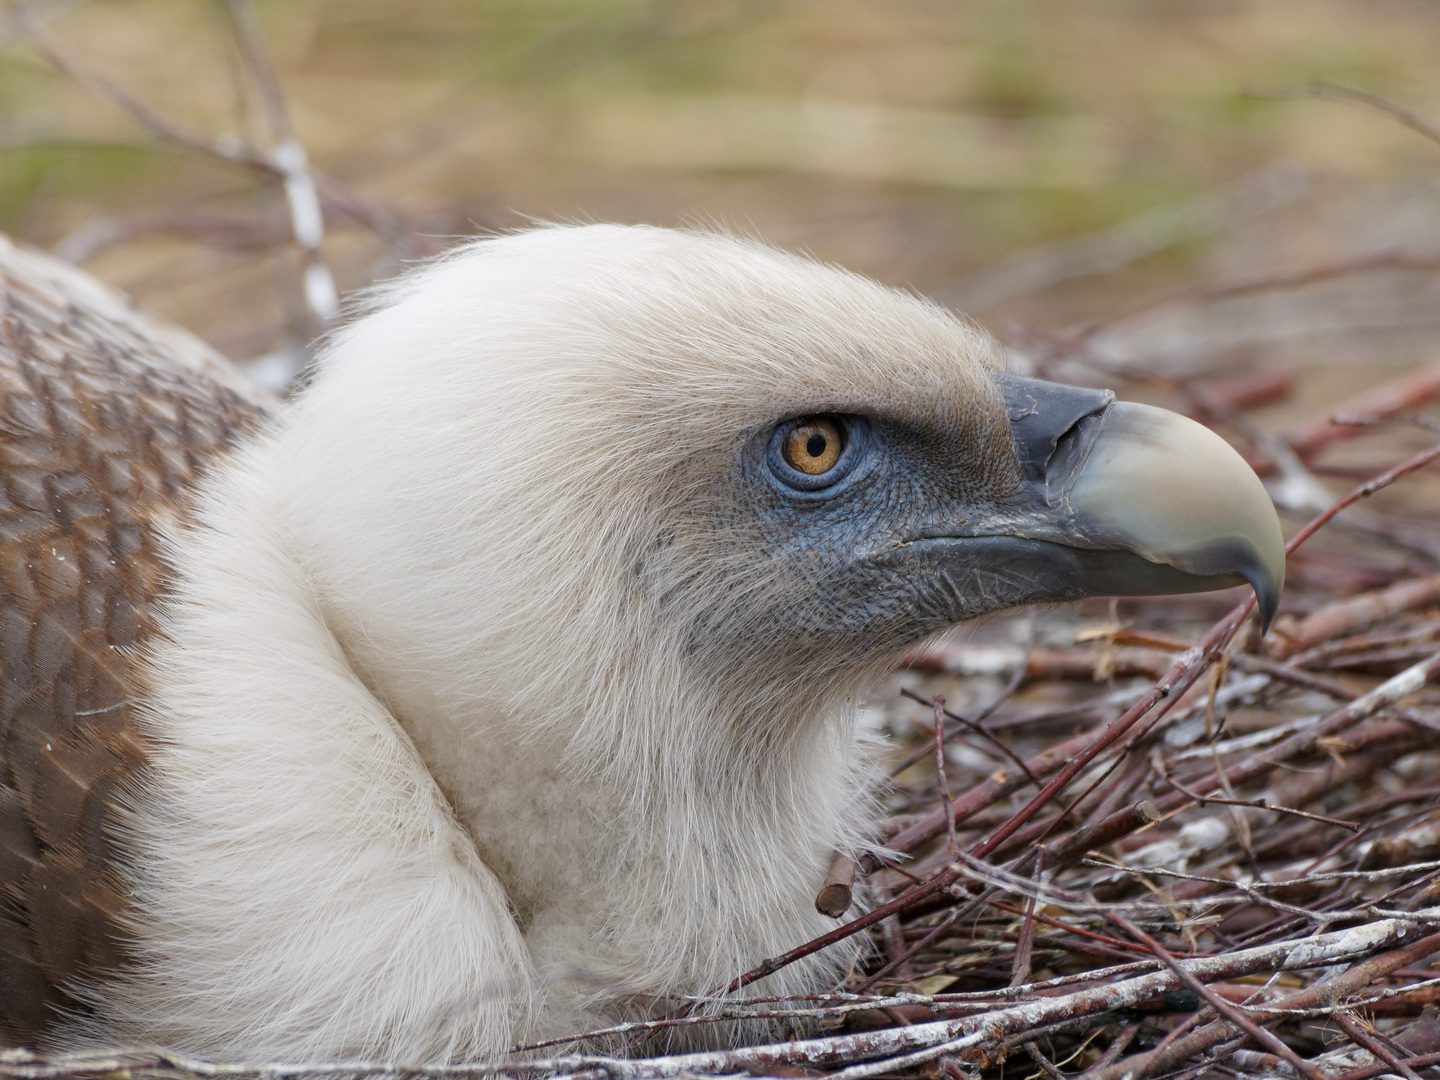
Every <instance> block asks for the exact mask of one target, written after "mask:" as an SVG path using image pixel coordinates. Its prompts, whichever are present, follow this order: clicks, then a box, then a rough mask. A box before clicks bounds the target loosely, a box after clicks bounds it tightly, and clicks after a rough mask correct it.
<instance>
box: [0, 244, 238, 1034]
mask: <svg viewBox="0 0 1440 1080" xmlns="http://www.w3.org/2000/svg"><path fill="white" fill-rule="evenodd" d="M0 319H3V323H0V585H3V591H0V671H3V676H4V678H3V685H0V753H3V767H4V771H3V773H0V1044H11V1045H13V1044H33V1043H35V1042H36V1041H37V1040H38V1039H41V1038H43V1036H44V1033H45V1031H46V1029H47V1027H48V1026H49V1025H50V1024H51V1023H52V1022H53V1021H54V1020H55V1019H56V1018H57V1017H58V1015H59V1013H58V1012H57V1010H58V1009H76V1008H81V1007H82V1006H81V1005H80V1003H79V1002H77V1001H76V1000H75V999H74V998H72V997H71V996H70V995H69V994H68V993H67V989H66V988H67V987H73V986H74V985H75V982H76V980H77V979H80V978H83V977H84V976H85V975H87V974H98V973H101V972H104V971H107V970H112V969H114V968H115V967H116V966H117V965H119V964H121V963H122V962H123V959H124V943H123V934H122V931H121V922H120V916H121V914H122V913H123V911H124V908H125V903H126V900H125V894H124V892H123V889H122V886H121V884H120V882H119V880H118V878H117V876H116V874H115V858H116V851H115V844H116V838H115V830H114V824H115V821H114V813H115V799H116V795H117V793H118V792H119V791H120V790H121V789H122V788H123V787H124V785H125V784H126V782H127V781H128V780H130V779H131V778H133V777H134V776H135V775H136V771H137V770H138V769H140V768H141V767H142V766H143V764H144V760H145V749H144V746H143V744H142V741H141V739H140V736H139V733H138V729H137V724H136V717H135V711H134V706H133V705H132V702H133V700H134V699H135V698H136V697H137V696H138V695H139V693H140V688H139V687H138V686H137V685H135V677H134V665H135V658H136V655H137V651H138V650H139V648H140V646H142V645H143V644H144V642H145V641H146V640H147V638H149V637H150V636H151V635H152V634H153V633H154V632H155V626H156V623H155V613H154V604H155V601H156V598H157V597H158V596H160V595H161V594H162V592H163V590H164V586H165V579H166V568H165V563H164V559H163V556H162V553H161V550H160V543H159V539H158V536H157V527H158V526H159V525H160V524H162V523H163V522H164V521H166V520H173V519H174V517H175V515H177V514H183V512H184V502H185V494H186V491H187V490H188V489H189V488H190V486H191V485H192V484H193V483H194V481H195V479H196V477H197V475H199V474H200V473H201V472H202V471H203V470H204V469H205V467H206V465H207V463H208V462H209V461H210V459H211V458H212V457H213V456H214V455H215V454H216V453H217V452H219V451H221V450H223V449H224V448H225V447H226V446H227V445H229V444H230V443H231V442H232V441H233V440H234V438H235V437H236V436H237V434H239V433H240V432H242V431H243V430H245V429H246V428H247V427H249V426H252V425H253V424H254V423H255V422H256V421H257V420H258V419H259V418H261V417H262V416H263V415H264V413H265V411H266V402H265V400H264V398H263V396H262V395H261V394H260V393H259V392H257V391H255V390H252V389H250V388H249V387H247V386H246V384H245V383H244V382H243V380H242V379H241V377H240V376H238V375H237V374H236V373H235V372H233V371H231V370H230V369H229V368H228V367H227V366H226V364H225V361H224V360H222V359H221V358H220V357H218V356H216V355H215V354H214V353H212V352H211V351H210V350H209V349H208V348H207V347H206V346H204V345H203V344H202V343H200V342H199V341H198V340H195V339H193V338H190V337H188V336H187V335H183V334H181V333H179V332H177V331H175V330H173V329H170V328H168V327H165V326H163V325H162V324H160V323H158V322H154V321H152V320H150V319H148V318H146V317H145V316H143V315H141V314H139V313H137V312H135V311H133V310H131V309H129V308H128V307H127V306H126V305H125V302H124V300H123V298H122V297H120V296H118V295H117V294H114V293H111V292H109V291H108V290H106V289H104V288H103V287H102V286H100V285H99V284H98V283H96V282H95V281H94V280H93V279H90V278H88V277H86V276H85V275H83V274H81V273H79V272H77V271H75V270H73V269H71V268H70V267H68V266H66V265H65V264H63V263H58V262H56V261H55V260H53V259H50V258H49V257H47V256H44V255H41V254H38V253H35V252H30V251H25V250H22V249H18V248H15V247H13V246H11V245H10V244H9V243H8V242H6V241H4V240H3V238H0Z"/></svg>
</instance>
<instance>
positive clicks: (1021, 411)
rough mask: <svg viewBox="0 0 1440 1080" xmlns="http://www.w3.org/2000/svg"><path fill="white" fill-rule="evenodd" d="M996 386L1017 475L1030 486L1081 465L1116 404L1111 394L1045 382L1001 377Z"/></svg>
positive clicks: (1001, 375)
mask: <svg viewBox="0 0 1440 1080" xmlns="http://www.w3.org/2000/svg"><path fill="white" fill-rule="evenodd" d="M995 382H996V383H997V384H998V385H999V387H1000V392H1001V393H1002V394H1004V396H1005V405H1006V408H1007V410H1008V415H1009V418H1010V430H1011V433H1012V435H1013V437H1014V439H1015V456H1016V458H1017V459H1018V461H1019V464H1020V471H1021V472H1022V474H1023V475H1024V477H1025V480H1026V483H1027V484H1032V485H1041V484H1044V483H1045V482H1046V478H1047V475H1049V474H1050V473H1051V472H1052V471H1053V470H1054V469H1056V468H1057V467H1061V466H1063V467H1066V468H1069V467H1071V466H1073V465H1076V464H1078V462H1079V460H1083V457H1084V454H1085V453H1087V452H1088V448H1089V446H1090V445H1091V444H1092V443H1093V442H1094V436H1095V435H1096V434H1097V433H1098V432H1099V429H1100V426H1101V424H1102V423H1103V417H1104V414H1105V412H1106V410H1108V409H1109V408H1110V406H1111V405H1113V404H1114V402H1115V395H1114V394H1112V393H1111V392H1110V391H1109V390H1091V389H1089V388H1087V387H1083V386H1067V385H1065V384H1064V383H1052V382H1046V381H1045V380H1044V379H1027V378H1024V377H1023V376H1020V375H1010V374H1008V373H1001V374H998V375H996V376H995Z"/></svg>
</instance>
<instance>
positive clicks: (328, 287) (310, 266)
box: [225, 0, 340, 330]
mask: <svg viewBox="0 0 1440 1080" xmlns="http://www.w3.org/2000/svg"><path fill="white" fill-rule="evenodd" d="M225 11H226V13H227V14H228V15H229V17H230V25H231V27H232V28H233V30H234V32H235V39H236V41H237V42H238V43H239V46H240V55H241V57H242V58H243V60H244V62H245V68H246V70H247V71H249V73H250V77H251V79H253V80H254V82H255V85H256V86H257V87H258V88H259V90H260V98H261V100H262V101H264V103H265V115H266V118H267V120H268V121H269V124H270V135H271V138H272V139H273V140H274V144H275V145H274V148H273V149H272V150H271V151H270V153H269V154H268V155H267V157H268V159H269V161H270V166H271V169H272V171H273V172H274V173H275V174H276V175H277V176H279V177H280V179H281V181H282V183H283V184H284V188H285V201H286V203H287V204H288V205H289V207H290V230H291V233H292V234H293V236H294V237H295V244H296V246H297V247H299V248H300V253H301V257H302V259H303V260H304V265H305V290H304V291H305V303H306V305H307V306H308V307H309V308H310V313H311V315H313V316H314V318H315V321H316V323H317V325H318V327H319V329H321V330H324V329H326V328H327V327H329V326H330V324H331V323H333V322H334V321H335V316H336V315H337V314H338V313H339V310H340V293H339V290H338V289H337V288H336V286H335V276H334V275H333V274H332V273H331V272H330V267H329V265H328V264H327V263H326V261H325V254H324V252H323V251H322V250H321V244H323V243H324V240H325V215H324V214H323V213H322V212H321V209H320V192H319V189H318V188H317V187H316V185H315V177H314V175H313V174H312V173H311V171H310V159H309V156H308V155H307V154H306V153H305V147H304V146H303V145H302V144H301V143H300V141H299V140H298V139H297V138H295V133H294V130H293V129H292V128H291V126H290V116H289V112H288V110H287V109H286V107H285V95H284V93H283V91H281V89H280V83H279V81H278V80H277V79H276V78H275V70H274V68H272V67H271V65H270V57H269V55H268V54H267V52H266V50H265V42H264V39H263V37H262V36H261V33H260V26H259V24H258V22H257V21H256V19H255V11H254V8H252V7H251V5H250V3H249V0H225Z"/></svg>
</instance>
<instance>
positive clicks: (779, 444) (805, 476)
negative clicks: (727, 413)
mask: <svg viewBox="0 0 1440 1080" xmlns="http://www.w3.org/2000/svg"><path fill="white" fill-rule="evenodd" d="M869 430H870V426H869V424H868V423H867V422H866V420H865V417H863V416H834V415H831V416H801V417H798V418H796V419H794V420H787V421H785V422H784V423H783V424H781V425H780V426H779V427H777V428H776V429H775V433H774V434H773V435H772V436H771V437H770V453H769V460H770V472H771V474H772V475H773V476H774V478H775V479H776V480H778V481H780V483H781V484H783V485H784V486H785V487H786V488H788V489H789V490H790V491H792V492H794V493H797V494H798V493H801V492H815V493H817V494H818V493H819V492H820V491H821V490H822V489H831V488H835V487H836V486H837V485H838V484H839V483H840V481H841V480H843V479H845V477H847V476H849V475H850V474H851V473H852V472H853V471H854V469H855V466H856V465H857V464H858V463H859V461H860V460H861V458H862V457H864V449H865V444H866V436H867V434H868V432H869ZM825 493H826V494H827V495H828V494H831V492H830V491H829V490H826V492H825Z"/></svg>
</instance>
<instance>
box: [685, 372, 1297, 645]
mask: <svg viewBox="0 0 1440 1080" xmlns="http://www.w3.org/2000/svg"><path fill="white" fill-rule="evenodd" d="M997 382H998V383H1000V385H1001V386H1002V388H1003V389H1004V391H1005V396H1006V399H1007V404H1008V405H1009V407H1010V416H1009V419H1010V425H1009V427H1008V429H1007V428H1006V427H1004V426H1001V427H998V428H995V427H991V428H990V429H988V434H986V433H984V432H981V433H976V432H972V431H969V430H967V429H966V428H965V427H964V426H963V424H960V423H955V424H953V425H952V426H949V427H936V426H930V425H924V424H919V423H916V422H914V421H913V420H911V419H909V418H895V417H891V416H886V415H883V414H876V413H872V414H868V415H867V414H861V413H853V412H851V413H845V412H843V411H841V410H839V409H836V410H834V411H833V412H829V413H824V412H823V411H822V412H819V413H817V412H810V413H808V414H805V415H806V416H815V415H817V414H818V415H825V416H826V417H827V418H828V419H830V420H831V421H832V422H835V423H837V424H840V425H842V427H843V430H844V431H845V435H846V446H845V449H844V451H843V453H842V455H841V458H840V460H839V461H837V463H836V465H835V466H834V467H833V468H832V470H830V472H828V473H827V474H826V475H825V476H824V477H820V478H814V477H805V476H803V475H802V474H799V473H798V472H797V471H796V470H794V469H793V468H791V467H789V466H788V465H786V464H785V463H784V461H783V458H782V457H781V455H780V453H779V447H780V445H781V443H782V442H783V437H784V435H785V434H786V433H787V432H788V431H789V428H790V426H791V425H792V423H793V422H794V421H795V420H797V419H803V418H804V417H803V416H802V417H793V416H792V417H787V418H783V419H780V420H779V421H778V422H777V423H776V424H775V425H772V426H769V427H766V428H764V429H762V430H759V431H755V432H750V433H747V435H746V437H745V438H744V440H743V442H742V443H741V445H740V446H739V447H738V461H737V462H736V464H737V465H738V469H737V470H736V473H735V474H732V477H731V478H730V482H729V483H724V482H722V484H721V488H722V489H723V490H722V491H720V492H717V495H718V498H717V501H716V504H715V506H716V511H717V513H716V517H715V518H712V519H711V521H710V522H709V523H708V525H709V527H710V528H711V529H712V530H713V532H712V536H713V538H714V539H713V542H712V544H711V546H710V552H711V554H712V555H715V556H718V557H719V560H718V561H719V562H720V563H721V564H723V566H724V571H723V572H724V575H725V578H726V581H727V585H728V588H727V589H726V591H725V592H724V594H723V596H721V597H716V596H714V595H710V596H708V597H707V598H706V600H705V602H704V603H703V609H702V607H701V604H700V603H699V602H698V601H699V598H698V597H692V598H691V605H692V606H688V607H687V599H686V597H685V593H686V591H687V590H686V589H685V587H684V585H683V583H682V582H681V581H680V580H677V576H676V573H675V572H677V571H678V572H679V573H678V578H684V577H685V576H686V574H685V573H684V571H683V569H682V568H681V567H679V566H677V565H675V564H674V563H673V562H671V563H670V564H669V567H668V569H669V571H670V573H669V574H667V575H665V576H667V577H669V580H670V583H671V585H673V586H676V588H675V589H672V590H667V591H669V595H670V599H671V600H672V601H673V602H674V606H672V608H671V614H672V615H680V617H682V618H686V619H690V620H692V629H691V632H690V640H691V641H692V643H693V644H694V646H695V649H696V651H697V652H699V653H701V654H706V655H709V656H711V657H717V656H720V655H730V656H738V655H749V656H752V657H753V655H754V654H755V652H756V651H758V650H762V649H768V650H771V651H773V652H775V653H776V654H777V655H779V654H783V655H785V656H786V657H788V658H790V659H792V660H793V659H801V658H803V659H804V660H805V662H807V663H811V664H816V665H820V667H821V668H822V669H829V670H834V669H838V668H840V667H843V666H845V665H846V664H852V663H856V662H864V661H866V660H870V659H874V658H876V657H879V656H890V655H894V654H895V653H896V652H898V651H900V650H903V649H904V648H906V647H907V646H909V645H911V644H913V643H915V642H917V641H919V640H921V639H922V638H924V637H926V636H928V635H930V634H933V633H935V632H937V631H941V630H944V629H945V628H947V627H949V626H952V625H954V624H955V623H958V622H962V621H965V620H967V619H973V618H976V617H977V616H981V615H984V614H987V613H989V612H993V611H998V610H1001V609H1003V608H1008V607H1014V606H1017V605H1021V604H1027V603H1037V602H1048V601H1065V600H1074V599H1078V598H1080V597H1084V596H1094V595H1154V594H1164V593H1181V592H1195V591H1202V590H1209V589H1217V588H1226V587H1229V586H1233V585H1238V584H1242V583H1243V582H1244V581H1245V580H1247V579H1248V580H1249V581H1251V583H1252V584H1254V585H1255V586H1256V591H1257V595H1259V596H1260V597H1261V600H1262V605H1263V606H1264V607H1265V608H1266V609H1267V612H1268V611H1273V607H1274V595H1275V593H1276V592H1277V591H1278V581H1277V580H1275V577H1274V574H1273V573H1270V574H1269V575H1268V576H1267V572H1266V570H1265V569H1264V564H1265V558H1264V553H1259V554H1257V551H1256V550H1252V547H1253V545H1250V544H1249V542H1248V541H1245V540H1243V539H1242V540H1237V541H1232V540H1226V539H1221V540H1216V541H1213V542H1211V541H1205V542H1204V543H1202V545H1201V547H1199V548H1195V547H1193V546H1192V547H1191V548H1187V549H1186V554H1185V558H1187V559H1190V560H1192V562H1193V560H1194V559H1195V558H1196V554H1195V552H1196V551H1200V553H1201V555H1202V556H1203V565H1204V566H1205V568H1206V570H1205V572H1203V573H1187V572H1185V571H1183V570H1180V569H1177V568H1175V567H1174V566H1171V565H1166V564H1165V563H1162V562H1159V561H1155V560H1151V559H1148V558H1145V557H1142V556H1141V555H1140V554H1137V553H1135V552H1132V551H1129V550H1125V549H1124V546H1123V544H1124V537H1123V536H1122V537H1119V538H1118V540H1117V538H1116V537H1115V535H1114V529H1113V525H1111V526H1107V527H1109V528H1110V530H1111V531H1110V533H1109V534H1107V536H1106V537H1105V538H1104V539H1103V540H1101V541H1099V542H1097V541H1096V540H1095V538H1094V534H1093V532H1091V531H1090V529H1089V524H1088V523H1089V518H1088V517H1087V512H1086V509H1085V507H1084V506H1078V507H1077V506H1075V505H1072V503H1071V500H1070V497H1069V493H1070V491H1071V489H1072V488H1073V487H1074V484H1075V481H1076V477H1078V476H1079V475H1080V474H1081V473H1082V472H1083V470H1085V469H1087V468H1090V467H1091V464H1090V456H1091V450H1092V448H1093V447H1094V446H1096V445H1098V440H1099V438H1100V432H1101V431H1102V428H1103V427H1104V425H1105V424H1106V423H1107V422H1108V421H1107V417H1110V416H1112V415H1114V416H1120V415H1122V414H1121V413H1111V412H1109V411H1108V410H1110V408H1111V406H1112V405H1113V403H1114V397H1113V395H1110V394H1109V393H1108V392H1103V391H1087V390H1081V389H1077V388H1073V387H1058V386H1055V384H1050V383H1044V382H1042V381H1040V380H1030V379H1019V378H1018V377H1015V376H1003V377H1002V378H1000V379H997ZM1052 387H1053V389H1051V388H1052ZM1123 408H1127V409H1133V408H1135V407H1133V406H1124V407H1123ZM1152 411H1154V410H1152ZM1123 415H1129V414H1123ZM1159 415H1160V416H1161V417H1162V418H1164V417H1169V416H1170V414H1163V413H1162V414H1159ZM1170 420H1173V422H1174V423H1176V424H1190V423H1191V422H1190V421H1188V420H1183V419H1182V418H1179V417H1170ZM1170 420H1163V421H1162V422H1165V423H1169V422H1170ZM1120 426H1121V425H1119V424H1114V425H1112V427H1115V428H1119V427H1120ZM1108 437H1109V436H1107V438H1108ZM1106 445H1107V452H1108V453H1111V454H1113V453H1114V452H1115V449H1116V447H1115V445H1114V443H1113V440H1112V442H1111V443H1107V444H1106ZM1222 450H1223V451H1224V452H1225V453H1226V454H1229V455H1231V456H1232V457H1234V462H1232V463H1230V464H1229V465H1227V466H1226V467H1227V468H1230V469H1232V470H1233V469H1235V468H1241V469H1244V468H1245V467H1244V466H1243V463H1241V462H1240V461H1239V458H1238V456H1236V455H1234V454H1233V451H1229V450H1228V448H1223V447H1222ZM1237 463H1238V464H1237ZM1237 475H1242V474H1237ZM1243 475H1244V476H1245V477H1247V478H1248V479H1249V480H1250V482H1252V483H1255V484H1258V481H1254V479H1253V475H1252V474H1249V473H1248V469H1246V470H1245V472H1244V473H1243ZM837 477H838V478H837ZM830 478H835V479H833V482H831V483H826V482H825V481H826V480H827V479H830ZM797 480H798V482H797ZM1225 482H1226V479H1225V478H1224V477H1222V478H1221V479H1219V480H1217V481H1216V483H1217V484H1223V483H1225ZM1142 495H1143V493H1142ZM1264 512H1265V513H1269V514H1270V515H1271V517H1272V518H1273V511H1272V510H1270V509H1269V507H1268V502H1266V504H1265V508H1264ZM1151 524H1153V522H1151ZM1272 524H1273V522H1272ZM1274 532H1275V534H1276V536H1277V537H1278V525H1274ZM1178 540H1179V541H1180V542H1181V543H1182V546H1183V544H1184V542H1185V541H1186V537H1184V536H1181V537H1179V538H1178ZM1270 546H1271V547H1274V546H1275V544H1273V543H1272V544H1270ZM1270 554H1271V555H1273V553H1270ZM1282 558H1283V556H1282ZM714 565H715V563H713V562H712V563H711V566H712V568H713V567H714ZM1269 565H1273V558H1272V560H1271V563H1270V564H1269ZM1212 568H1213V569H1212ZM1217 571H1218V572H1217Z"/></svg>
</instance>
